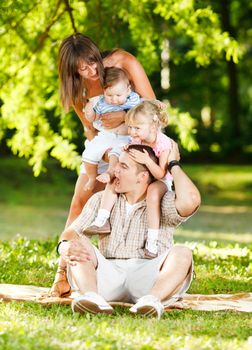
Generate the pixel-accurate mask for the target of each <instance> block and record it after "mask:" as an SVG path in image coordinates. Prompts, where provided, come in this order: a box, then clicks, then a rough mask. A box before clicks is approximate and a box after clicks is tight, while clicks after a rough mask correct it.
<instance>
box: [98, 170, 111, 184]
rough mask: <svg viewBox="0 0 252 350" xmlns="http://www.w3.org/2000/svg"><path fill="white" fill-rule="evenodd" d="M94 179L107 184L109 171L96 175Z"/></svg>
mask: <svg viewBox="0 0 252 350" xmlns="http://www.w3.org/2000/svg"><path fill="white" fill-rule="evenodd" d="M96 179H97V180H98V181H100V182H103V183H104V184H108V183H110V182H111V180H112V176H111V175H110V173H103V174H100V175H98V176H97V177H96Z"/></svg>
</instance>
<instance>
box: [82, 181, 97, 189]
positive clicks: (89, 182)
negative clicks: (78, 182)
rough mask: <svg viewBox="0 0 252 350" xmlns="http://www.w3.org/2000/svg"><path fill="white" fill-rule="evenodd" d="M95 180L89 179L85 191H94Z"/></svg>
mask: <svg viewBox="0 0 252 350" xmlns="http://www.w3.org/2000/svg"><path fill="white" fill-rule="evenodd" d="M95 180H96V179H95V178H89V179H88V182H87V183H86V185H85V186H84V191H92V190H93V189H94V188H95Z"/></svg>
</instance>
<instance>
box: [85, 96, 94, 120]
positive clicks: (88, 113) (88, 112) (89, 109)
mask: <svg viewBox="0 0 252 350" xmlns="http://www.w3.org/2000/svg"><path fill="white" fill-rule="evenodd" d="M84 111H85V117H86V118H87V120H88V121H90V122H93V121H94V120H95V111H94V109H93V104H92V102H91V101H89V102H87V103H86V106H85V108H84Z"/></svg>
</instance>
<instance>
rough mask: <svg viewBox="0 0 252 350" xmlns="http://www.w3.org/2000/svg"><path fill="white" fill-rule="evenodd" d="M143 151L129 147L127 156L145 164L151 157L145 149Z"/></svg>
mask: <svg viewBox="0 0 252 350" xmlns="http://www.w3.org/2000/svg"><path fill="white" fill-rule="evenodd" d="M143 151H144V153H143V152H141V151H137V150H136V149H130V150H129V156H130V158H131V159H133V160H134V161H135V162H137V163H140V164H145V165H147V164H148V163H149V161H150V159H151V158H150V156H149V154H148V152H147V151H146V150H145V149H144V150H143Z"/></svg>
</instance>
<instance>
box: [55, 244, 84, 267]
mask: <svg viewBox="0 0 252 350" xmlns="http://www.w3.org/2000/svg"><path fill="white" fill-rule="evenodd" d="M59 253H60V255H61V257H62V258H63V259H64V260H65V262H66V263H67V264H69V265H72V266H74V265H76V264H77V263H80V262H85V261H90V260H91V257H90V254H89V252H88V251H87V249H86V248H85V243H84V241H83V240H82V239H81V238H80V239H73V240H71V241H67V242H62V243H61V244H60V247H59Z"/></svg>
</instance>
